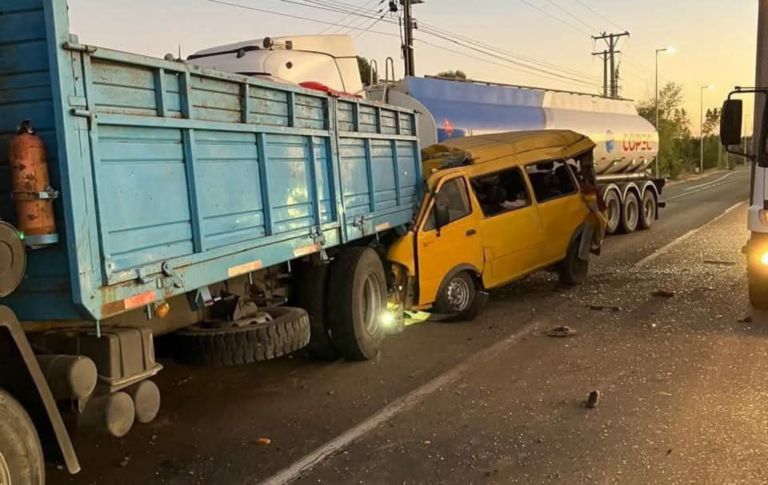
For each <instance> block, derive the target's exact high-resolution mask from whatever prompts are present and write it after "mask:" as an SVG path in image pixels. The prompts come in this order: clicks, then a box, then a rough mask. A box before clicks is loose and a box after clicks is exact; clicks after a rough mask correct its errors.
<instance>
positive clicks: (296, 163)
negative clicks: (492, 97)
mask: <svg viewBox="0 0 768 485" xmlns="http://www.w3.org/2000/svg"><path fill="white" fill-rule="evenodd" d="M67 10H68V7H67V2H66V0H3V2H2V3H0V483H13V484H14V485H18V484H21V485H26V484H42V483H44V466H43V458H44V457H43V453H42V451H41V450H42V446H41V443H42V445H45V449H46V450H54V451H52V452H50V453H48V454H46V456H45V458H46V459H49V460H60V461H62V462H63V463H64V464H65V466H66V468H68V470H69V471H70V472H72V473H75V472H77V471H78V470H79V469H80V465H79V463H78V460H77V457H76V454H75V452H74V450H73V446H72V443H71V440H70V437H69V435H68V433H67V430H66V428H65V427H64V424H63V419H62V413H61V411H60V409H62V408H67V407H68V408H71V409H72V410H73V412H74V413H75V414H76V416H77V420H78V424H82V425H83V426H84V427H91V428H94V429H99V430H101V431H106V432H108V433H109V434H111V435H113V436H123V435H125V434H126V433H128V432H129V430H130V429H131V427H132V426H133V424H134V422H140V423H146V422H149V421H151V420H152V419H154V417H155V416H156V415H157V412H158V409H159V402H160V396H159V390H158V389H157V386H156V385H155V384H153V383H152V381H151V378H152V377H153V376H154V375H156V373H157V372H159V371H160V369H161V365H160V364H159V363H158V362H157V361H156V359H155V355H154V343H153V342H154V337H156V336H160V335H164V334H169V335H168V338H169V340H170V341H169V347H170V349H171V351H172V352H173V354H174V356H175V357H176V358H177V359H179V360H180V361H182V362H186V363H191V364H198V363H200V364H219V365H234V364H240V363H250V362H255V361H261V360H267V359H271V358H275V357H279V356H282V355H285V354H287V353H290V352H293V351H296V350H299V349H301V348H304V347H305V346H306V347H307V349H308V351H309V353H310V354H311V355H313V356H315V357H319V358H324V359H335V358H340V357H343V358H346V359H348V360H363V359H369V358H371V357H373V356H375V355H376V354H377V352H378V349H379V345H380V343H381V341H382V339H383V337H384V335H385V333H386V329H385V328H384V326H385V323H383V322H386V320H387V319H386V318H382V316H386V307H387V295H388V292H389V291H391V290H392V288H391V286H392V278H391V276H390V273H391V271H388V263H387V262H386V260H385V258H384V257H383V255H384V253H385V250H386V245H387V244H388V242H389V241H392V240H394V239H395V238H397V237H398V235H399V234H402V232H401V231H402V229H403V228H404V227H405V226H407V225H408V224H409V222H410V221H411V220H412V217H413V214H414V209H415V208H416V207H417V206H418V204H419V203H420V202H421V190H422V174H421V162H420V149H419V142H418V133H417V126H416V125H417V122H416V119H415V114H414V112H413V111H412V110H408V109H404V108H399V107H395V106H390V105H386V104H382V103H377V102H368V101H364V100H362V99H359V98H355V97H347V96H338V95H333V94H328V93H323V92H320V91H312V90H307V89H303V88H301V87H298V86H294V85H289V84H280V83H276V82H271V81H265V80H260V79H257V78H254V77H248V76H243V75H236V74H231V73H224V72H220V71H216V70H213V69H207V68H201V67H196V66H193V65H191V64H189V63H185V62H181V61H179V60H173V59H165V60H161V59H155V58H150V57H145V56H141V55H136V54H130V53H125V52H118V51H115V50H109V49H104V48H101V47H95V46H91V45H87V44H84V43H81V42H80V41H79V40H78V38H77V37H76V36H75V35H72V34H71V33H70V29H69V20H68V15H67ZM19 127H21V128H19ZM41 183H42V185H41ZM63 402H68V403H71V404H72V405H71V406H61V404H62V403H63Z"/></svg>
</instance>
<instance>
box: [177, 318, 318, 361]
mask: <svg viewBox="0 0 768 485" xmlns="http://www.w3.org/2000/svg"><path fill="white" fill-rule="evenodd" d="M309 334H310V331H309V317H308V316H307V312H306V311H304V310H302V309H301V308H289V307H273V308H265V309H264V311H262V312H259V313H257V314H256V315H253V316H251V317H247V318H242V319H240V320H236V321H234V322H225V321H213V322H203V323H198V324H196V325H193V326H191V327H187V328H183V329H181V330H178V331H177V332H175V333H174V334H173V344H172V352H173V356H174V358H175V359H176V360H177V361H179V362H180V363H182V364H187V365H213V366H234V365H241V364H251V363H254V362H261V361H265V360H271V359H275V358H277V357H282V356H284V355H288V354H290V353H292V352H296V351H297V350H301V349H303V348H304V347H306V346H307V344H308V343H309Z"/></svg>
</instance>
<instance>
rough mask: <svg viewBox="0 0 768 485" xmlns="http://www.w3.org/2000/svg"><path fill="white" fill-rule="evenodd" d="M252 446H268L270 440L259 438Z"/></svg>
mask: <svg viewBox="0 0 768 485" xmlns="http://www.w3.org/2000/svg"><path fill="white" fill-rule="evenodd" d="M253 443H254V444H257V445H259V446H269V445H271V444H272V440H271V439H269V438H259V439H257V440H256V441H254V442H253Z"/></svg>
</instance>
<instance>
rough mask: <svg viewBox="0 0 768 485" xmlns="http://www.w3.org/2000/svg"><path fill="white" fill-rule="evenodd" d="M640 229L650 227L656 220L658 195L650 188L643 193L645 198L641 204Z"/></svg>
mask: <svg viewBox="0 0 768 485" xmlns="http://www.w3.org/2000/svg"><path fill="white" fill-rule="evenodd" d="M640 206H641V207H640V229H642V230H647V229H650V228H651V226H652V225H653V223H654V222H656V196H655V195H654V193H653V192H651V191H650V190H646V191H645V193H643V200H642V203H641V204H640Z"/></svg>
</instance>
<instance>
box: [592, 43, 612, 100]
mask: <svg viewBox="0 0 768 485" xmlns="http://www.w3.org/2000/svg"><path fill="white" fill-rule="evenodd" d="M592 55H593V56H597V57H599V58H601V59H602V60H603V97H605V98H607V97H608V51H603V52H593V53H592Z"/></svg>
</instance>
